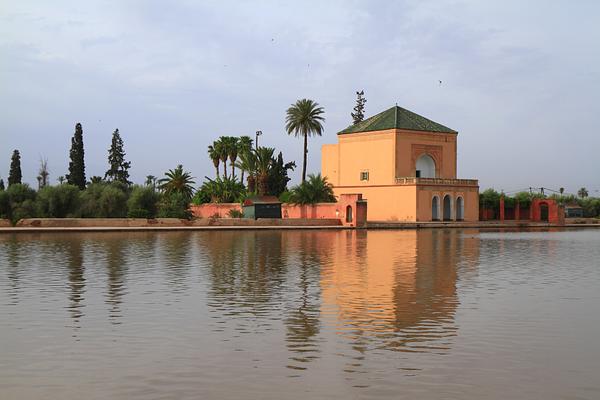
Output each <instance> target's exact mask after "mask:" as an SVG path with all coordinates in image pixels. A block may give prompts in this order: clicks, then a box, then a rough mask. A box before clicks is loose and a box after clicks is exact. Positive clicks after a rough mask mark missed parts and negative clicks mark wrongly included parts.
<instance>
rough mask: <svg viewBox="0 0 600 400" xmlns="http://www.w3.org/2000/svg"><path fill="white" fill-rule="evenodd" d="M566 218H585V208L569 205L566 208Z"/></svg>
mask: <svg viewBox="0 0 600 400" xmlns="http://www.w3.org/2000/svg"><path fill="white" fill-rule="evenodd" d="M565 217H566V218H583V208H582V207H581V206H580V205H579V204H568V205H566V206H565Z"/></svg>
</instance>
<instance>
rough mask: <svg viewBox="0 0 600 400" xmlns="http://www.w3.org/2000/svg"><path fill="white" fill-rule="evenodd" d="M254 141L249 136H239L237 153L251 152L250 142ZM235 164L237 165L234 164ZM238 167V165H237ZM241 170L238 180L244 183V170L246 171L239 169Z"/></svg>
mask: <svg viewBox="0 0 600 400" xmlns="http://www.w3.org/2000/svg"><path fill="white" fill-rule="evenodd" d="M253 142H254V141H253V140H252V138H251V137H250V136H240V139H239V140H238V154H239V155H240V157H241V155H242V154H247V153H251V152H252V143H253ZM236 166H237V165H236ZM237 167H238V168H239V166H237ZM241 171H242V177H241V179H240V182H242V183H244V172H246V171H245V170H244V169H241Z"/></svg>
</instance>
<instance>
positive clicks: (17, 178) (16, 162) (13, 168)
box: [8, 150, 23, 186]
mask: <svg viewBox="0 0 600 400" xmlns="http://www.w3.org/2000/svg"><path fill="white" fill-rule="evenodd" d="M22 177H23V175H22V174H21V154H20V153H19V150H15V151H13V155H12V157H11V159H10V172H9V173H8V186H10V185H14V184H17V183H21V178H22Z"/></svg>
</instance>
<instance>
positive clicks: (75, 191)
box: [36, 185, 80, 218]
mask: <svg viewBox="0 0 600 400" xmlns="http://www.w3.org/2000/svg"><path fill="white" fill-rule="evenodd" d="M79 193H80V192H79V188H78V187H77V186H73V185H58V186H46V187H44V188H42V189H40V190H39V191H38V193H37V199H36V205H37V214H36V216H38V217H44V218H64V217H67V216H74V215H75V214H76V213H77V211H78V209H79Z"/></svg>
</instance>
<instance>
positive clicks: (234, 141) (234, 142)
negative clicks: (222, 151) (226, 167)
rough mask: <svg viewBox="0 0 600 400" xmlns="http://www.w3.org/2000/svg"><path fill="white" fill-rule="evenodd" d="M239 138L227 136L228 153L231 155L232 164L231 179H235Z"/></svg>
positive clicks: (230, 161)
mask: <svg viewBox="0 0 600 400" xmlns="http://www.w3.org/2000/svg"><path fill="white" fill-rule="evenodd" d="M238 143H239V139H238V138H236V137H228V138H227V155H229V163H230V164H231V179H235V160H236V159H237V156H238Z"/></svg>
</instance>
